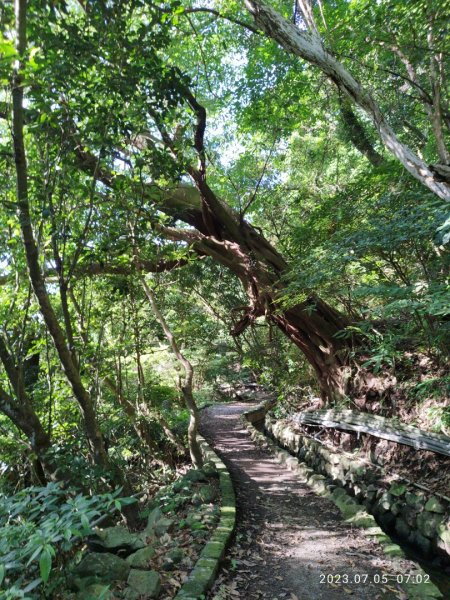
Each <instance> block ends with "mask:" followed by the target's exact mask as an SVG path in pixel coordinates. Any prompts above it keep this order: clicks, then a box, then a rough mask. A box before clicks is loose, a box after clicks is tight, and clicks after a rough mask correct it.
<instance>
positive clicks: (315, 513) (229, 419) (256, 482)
mask: <svg viewBox="0 0 450 600" xmlns="http://www.w3.org/2000/svg"><path fill="white" fill-rule="evenodd" d="M251 406H252V405H250V404H248V403H246V404H244V403H236V404H224V405H218V406H213V407H210V408H208V409H206V410H204V411H202V418H201V428H200V431H201V433H202V435H203V436H204V437H205V438H206V439H207V441H208V442H209V443H210V444H211V445H212V446H213V447H214V448H215V450H216V451H217V453H218V454H219V455H220V456H221V458H222V460H223V461H224V462H225V464H226V465H227V467H228V469H229V471H230V473H231V476H232V478H233V483H234V486H235V490H236V498H237V530H236V536H235V541H234V543H233V545H232V547H231V548H230V549H229V552H228V555H227V558H228V559H229V562H228V566H226V568H225V569H224V570H223V572H222V574H221V576H220V577H219V579H218V581H217V582H216V585H215V587H214V588H213V590H212V592H211V595H210V597H211V598H213V597H214V595H215V594H217V597H218V598H220V600H224V599H228V598H229V599H230V600H231V599H232V598H242V599H244V600H252V599H264V600H265V599H267V600H275V599H277V600H282V599H284V598H287V599H289V600H296V599H298V600H321V599H323V600H325V599H326V600H335V599H340V598H349V597H350V596H351V597H353V598H357V599H358V600H365V599H369V598H370V599H371V600H376V599H394V598H402V597H403V598H404V599H406V596H405V595H403V596H401V595H400V592H399V589H398V588H397V584H396V582H395V579H394V578H395V577H396V575H397V573H398V572H399V571H398V568H399V567H400V565H399V564H397V566H396V570H395V571H394V570H393V564H392V563H391V562H390V560H389V559H386V556H385V555H384V554H383V551H382V548H381V546H379V545H378V544H377V543H376V542H373V541H371V540H370V539H368V538H367V537H366V536H365V535H364V534H362V533H361V532H360V531H359V530H358V529H353V528H352V527H351V526H350V525H349V524H347V523H344V522H343V521H342V518H341V516H340V512H339V511H338V509H337V508H336V507H335V506H334V504H332V503H331V502H330V501H329V500H327V499H325V498H322V497H320V496H317V495H316V494H314V493H313V492H312V491H311V490H310V489H309V488H308V487H307V486H305V485H303V484H301V483H300V482H299V480H298V479H297V478H296V476H295V475H294V474H293V473H292V472H291V471H288V470H287V469H285V468H284V467H282V466H280V465H279V464H278V463H277V462H276V461H275V459H273V458H272V457H271V455H270V453H269V452H268V451H265V450H262V449H260V448H258V447H256V446H255V444H254V443H253V442H252V440H251V439H250V436H249V435H248V433H247V430H246V429H245V428H244V427H243V425H242V424H241V422H240V419H239V417H240V415H241V413H242V412H244V411H245V410H248V409H249V408H250V407H251ZM401 569H402V571H401V572H403V573H405V570H408V569H409V571H411V570H412V565H411V563H409V562H408V561H402V563H401ZM383 575H384V576H385V577H386V576H387V577H388V581H387V582H386V580H385V579H383ZM219 590H220V595H219Z"/></svg>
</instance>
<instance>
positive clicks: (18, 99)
mask: <svg viewBox="0 0 450 600" xmlns="http://www.w3.org/2000/svg"><path fill="white" fill-rule="evenodd" d="M15 7H16V40H17V41H16V50H17V56H18V57H19V58H18V60H17V63H16V67H15V71H14V79H13V88H12V105H13V111H12V113H13V114H12V131H13V141H14V158H15V163H16V188H17V207H18V218H19V222H20V228H21V232H22V240H23V244H24V248H25V255H26V261H27V266H28V273H29V277H30V281H31V285H32V287H33V291H34V294H35V296H36V298H37V301H38V303H39V307H40V311H41V314H42V317H43V319H44V321H45V324H46V326H47V328H48V331H49V333H50V335H51V336H52V338H53V342H54V344H55V348H56V351H57V353H58V356H59V360H60V362H61V365H62V367H63V369H64V372H65V374H66V377H67V379H68V381H69V383H70V385H71V387H72V390H73V393H74V396H75V398H76V399H77V400H78V403H79V405H80V407H81V411H82V413H83V417H84V426H85V431H86V435H87V438H88V442H89V445H90V450H91V453H92V456H93V459H94V462H95V463H96V464H98V465H102V466H104V467H107V466H108V465H109V461H108V455H107V452H106V450H105V445H104V442H103V436H102V434H101V431H100V428H99V426H98V423H97V417H96V414H95V409H94V404H93V402H92V398H91V397H90V396H89V394H88V392H87V390H86V389H85V387H84V385H83V383H82V380H81V376H80V372H79V370H78V366H77V365H76V364H75V362H74V359H73V356H72V354H71V351H70V349H69V348H68V346H67V343H66V339H65V336H64V333H63V330H62V328H61V326H60V324H59V322H58V318H57V316H56V313H55V311H54V310H53V306H52V304H51V302H50V298H49V296H48V293H47V290H46V287H45V281H44V277H43V273H42V269H41V265H40V263H39V251H38V246H37V243H36V240H35V237H34V233H33V228H32V219H31V210H30V202H29V196H28V167H27V159H26V153H25V143H24V110H23V100H24V93H23V89H24V78H23V70H24V66H25V65H24V63H23V62H22V60H23V57H24V56H25V53H26V50H27V38H26V13H27V2H26V0H16V2H15Z"/></svg>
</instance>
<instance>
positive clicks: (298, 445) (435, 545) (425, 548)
mask: <svg viewBox="0 0 450 600" xmlns="http://www.w3.org/2000/svg"><path fill="white" fill-rule="evenodd" d="M255 421H256V423H255V422H254V423H255V424H256V425H259V426H260V427H261V426H263V427H264V430H265V433H266V434H268V435H269V436H270V437H272V438H273V439H274V440H275V441H276V442H277V443H278V444H279V445H280V446H282V447H284V448H285V449H286V450H288V451H289V452H290V453H291V454H292V455H294V456H295V457H297V458H298V459H299V460H301V461H302V462H304V463H306V464H307V465H308V466H309V467H311V468H312V469H314V471H316V472H317V473H319V474H321V475H324V476H326V477H328V478H329V479H331V480H332V481H333V483H335V484H336V485H338V486H341V487H343V488H344V489H345V490H346V491H347V492H349V493H350V494H351V495H353V496H354V497H355V498H356V499H357V500H358V501H359V502H360V503H362V504H364V505H365V506H366V508H367V511H368V512H369V513H371V514H373V515H374V516H375V517H376V519H377V521H378V522H379V524H380V525H381V526H382V527H383V528H384V529H386V530H388V531H391V532H393V531H395V533H396V534H397V535H398V537H399V538H400V539H402V540H403V541H405V542H407V543H408V544H410V545H411V546H414V547H416V548H417V549H418V550H419V551H420V552H421V553H422V554H423V555H425V556H426V557H430V558H437V559H439V560H440V562H441V563H443V564H447V565H449V564H450V499H449V498H446V497H445V496H442V495H438V494H433V493H432V492H430V491H427V490H426V489H423V488H422V486H417V485H415V484H414V483H412V482H410V481H408V480H405V479H402V478H401V477H395V478H393V477H392V476H390V477H388V476H387V475H386V473H384V471H383V469H382V468H381V467H379V466H377V465H373V464H372V463H370V462H369V461H367V460H365V459H362V458H360V457H357V456H355V457H352V456H351V455H349V454H348V453H344V452H341V451H335V450H333V449H331V448H329V447H326V446H325V445H323V444H322V443H321V442H319V441H317V440H314V439H312V438H310V437H307V436H304V435H301V434H299V433H297V432H295V431H294V430H293V429H292V428H291V426H290V425H289V424H288V423H285V422H283V421H276V420H274V419H272V418H271V417H269V416H266V417H265V421H263V420H262V419H261V414H260V413H258V414H257V418H256V419H255Z"/></svg>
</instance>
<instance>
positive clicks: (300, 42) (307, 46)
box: [243, 0, 450, 201]
mask: <svg viewBox="0 0 450 600" xmlns="http://www.w3.org/2000/svg"><path fill="white" fill-rule="evenodd" d="M243 4H244V5H245V7H246V8H247V10H248V11H249V12H250V14H251V15H252V17H253V19H254V21H255V24H256V25H257V26H258V28H260V29H261V31H263V32H264V33H265V34H266V35H267V36H268V37H269V38H271V39H273V40H274V41H275V42H277V43H278V44H279V45H280V46H281V47H282V48H284V49H285V50H286V51H287V52H289V53H290V54H293V55H295V56H299V57H300V58H302V59H304V60H306V61H307V62H309V63H310V64H312V65H314V66H316V67H318V68H319V69H320V70H321V71H322V73H324V74H325V75H326V76H327V77H328V78H329V79H331V80H332V81H333V82H334V83H335V84H336V85H337V86H338V88H339V89H340V90H341V91H342V92H343V93H344V94H345V95H346V97H347V98H348V100H349V101H350V102H352V103H353V104H355V105H357V106H358V107H359V108H360V109H361V110H363V111H364V112H365V114H366V115H367V117H368V118H369V119H370V120H371V121H372V124H373V126H374V127H375V129H376V130H377V132H378V135H379V136H380V138H381V140H382V142H383V144H384V146H385V147H386V149H387V150H388V151H389V152H391V154H393V155H394V156H395V158H396V159H397V160H398V161H399V162H400V163H401V164H402V165H403V167H404V168H405V169H406V170H407V171H408V172H409V173H410V174H411V175H412V176H413V177H415V178H416V179H417V180H418V181H420V183H421V184H422V185H424V186H425V187H427V188H428V189H429V190H431V191H432V192H433V193H434V194H436V195H437V196H439V198H442V199H443V200H447V201H450V178H448V177H447V178H445V179H444V178H443V176H442V175H441V174H436V172H434V171H433V166H432V168H430V166H429V165H428V164H427V163H426V162H425V161H424V160H423V159H422V158H420V156H418V155H417V154H415V153H414V152H413V150H411V148H409V147H408V146H407V145H406V144H404V143H403V142H402V141H401V140H400V139H399V138H398V137H397V135H396V134H395V132H394V130H393V129H392V127H391V126H390V125H389V123H388V120H387V118H386V115H385V114H384V113H383V112H382V110H381V108H380V106H379V105H378V104H377V102H376V101H375V99H374V98H373V96H372V95H371V93H370V91H369V89H367V88H364V86H363V85H362V84H361V83H360V82H359V81H357V80H356V79H355V78H354V77H353V75H352V74H351V73H350V72H349V71H348V69H347V68H346V67H345V66H344V65H343V64H342V63H341V62H339V61H338V60H337V59H336V58H335V57H334V56H333V54H332V53H331V52H330V51H329V50H327V49H326V48H325V45H324V44H323V42H322V40H321V38H320V36H319V35H318V33H317V31H314V30H311V31H301V30H300V29H299V28H298V27H297V26H296V25H295V24H293V23H291V22H290V21H288V20H287V19H285V18H284V17H283V16H282V15H280V14H279V13H278V12H277V11H276V10H275V9H273V8H272V7H271V6H269V5H268V4H266V3H265V2H263V1H262V0H244V2H243ZM444 166H445V165H444ZM437 167H439V165H437Z"/></svg>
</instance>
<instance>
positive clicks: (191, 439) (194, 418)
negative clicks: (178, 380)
mask: <svg viewBox="0 0 450 600" xmlns="http://www.w3.org/2000/svg"><path fill="white" fill-rule="evenodd" d="M142 286H143V288H144V291H145V295H146V296H147V298H148V300H149V302H150V306H151V307H152V311H153V314H154V315H155V318H156V320H157V321H158V323H159V324H160V325H161V328H162V330H163V331H164V335H165V336H166V338H167V340H168V342H169V344H170V346H171V348H172V351H173V353H174V354H175V357H176V359H177V360H178V362H179V363H180V364H181V366H182V367H183V369H184V381H183V382H182V384H181V392H182V394H183V400H184V403H185V405H186V408H187V409H188V411H189V414H190V419H189V427H188V443H189V453H190V455H191V460H192V464H193V465H194V466H195V467H197V468H199V467H201V466H202V464H203V457H202V452H201V449H200V446H199V443H198V441H197V430H198V410H197V405H196V403H195V399H194V394H193V393H192V383H193V378H194V369H193V367H192V364H191V363H190V361H189V360H188V359H187V358H186V356H184V354H183V353H182V352H181V350H180V348H179V346H178V344H177V341H176V339H175V336H174V335H173V333H172V331H171V329H170V327H169V326H168V324H167V322H166V320H165V318H164V316H163V314H162V313H161V311H160V310H159V308H158V305H157V302H156V298H155V295H154V293H153V291H152V290H151V289H150V287H149V286H148V284H147V282H146V281H145V279H142Z"/></svg>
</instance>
